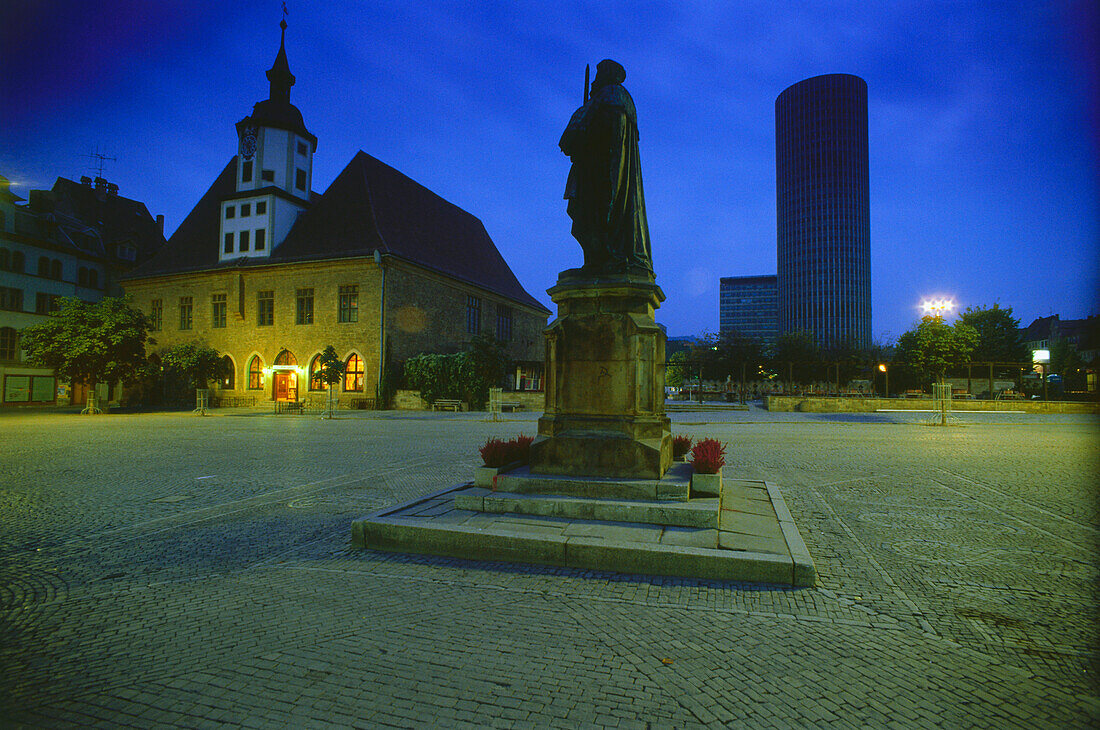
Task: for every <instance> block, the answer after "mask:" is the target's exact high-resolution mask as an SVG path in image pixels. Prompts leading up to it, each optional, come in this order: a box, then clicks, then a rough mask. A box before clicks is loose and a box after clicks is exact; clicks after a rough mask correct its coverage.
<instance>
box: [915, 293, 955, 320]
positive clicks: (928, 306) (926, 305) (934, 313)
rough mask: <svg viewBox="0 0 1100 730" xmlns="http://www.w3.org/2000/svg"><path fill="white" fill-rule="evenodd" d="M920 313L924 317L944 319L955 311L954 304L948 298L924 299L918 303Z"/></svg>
mask: <svg viewBox="0 0 1100 730" xmlns="http://www.w3.org/2000/svg"><path fill="white" fill-rule="evenodd" d="M920 308H921V311H922V312H924V316H926V317H941V318H942V317H944V316H946V315H948V314H950V313H951V311H952V310H953V309H955V302H954V301H952V300H951V299H949V298H948V297H939V298H935V299H925V300H924V301H923V302H921V303H920Z"/></svg>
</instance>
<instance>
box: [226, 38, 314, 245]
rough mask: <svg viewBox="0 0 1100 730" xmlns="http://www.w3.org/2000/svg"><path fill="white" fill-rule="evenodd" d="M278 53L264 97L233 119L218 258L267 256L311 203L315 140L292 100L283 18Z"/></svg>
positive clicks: (269, 74) (292, 77)
mask: <svg viewBox="0 0 1100 730" xmlns="http://www.w3.org/2000/svg"><path fill="white" fill-rule="evenodd" d="M279 28H280V31H281V33H280V38H279V52H278V53H277V54H276V55H275V62H274V63H273V64H272V65H271V68H270V69H268V71H267V80H268V83H269V85H270V86H269V92H268V98H267V99H264V100H263V101H259V102H257V103H256V104H255V105H254V106H253V107H252V113H251V114H249V115H248V116H247V117H245V118H244V119H242V120H241V121H239V122H237V140H238V143H239V146H238V154H237V181H236V191H235V192H234V193H233V194H232V195H231V196H230V197H228V198H226V199H225V200H223V201H222V216H221V239H220V240H219V242H218V246H219V250H220V258H221V260H223V261H224V260H228V259H237V258H240V257H242V256H249V257H256V256H260V257H265V256H267V255H269V254H270V253H271V250H272V249H274V248H276V247H278V245H279V244H280V243H282V241H283V239H284V238H286V234H287V233H289V232H290V228H291V226H292V225H293V224H294V221H295V219H296V218H297V217H298V214H299V213H301V212H302V211H303V210H305V209H306V208H307V207H309V203H310V190H311V189H312V188H311V184H312V182H313V153H314V152H316V151H317V138H316V137H315V136H313V135H312V134H310V132H309V130H308V129H306V125H305V122H304V121H303V120H302V113H301V112H300V111H298V108H297V107H296V106H294V105H293V104H291V103H290V87H291V86H293V85H294V82H295V79H294V74H292V73H291V72H290V64H289V63H288V62H287V59H286V28H287V24H286V18H283V20H282V21H281V22H280V23H279Z"/></svg>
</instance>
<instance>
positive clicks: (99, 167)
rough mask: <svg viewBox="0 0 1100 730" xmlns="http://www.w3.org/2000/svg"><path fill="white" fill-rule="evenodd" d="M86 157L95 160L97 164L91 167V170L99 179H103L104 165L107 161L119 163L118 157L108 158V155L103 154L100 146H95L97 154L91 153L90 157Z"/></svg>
mask: <svg viewBox="0 0 1100 730" xmlns="http://www.w3.org/2000/svg"><path fill="white" fill-rule="evenodd" d="M84 157H88V158H90V159H93V160H95V162H94V163H93V164H92V165H91V169H92V170H95V171H96V175H98V176H99V177H103V163H105V162H107V161H111V162H118V158H117V157H108V156H107V155H104V154H101V153H100V151H99V145H98V144H97V145H96V146H95V152H93V153H91V154H90V155H84Z"/></svg>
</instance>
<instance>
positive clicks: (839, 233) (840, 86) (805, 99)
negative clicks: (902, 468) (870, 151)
mask: <svg viewBox="0 0 1100 730" xmlns="http://www.w3.org/2000/svg"><path fill="white" fill-rule="evenodd" d="M775 163H776V218H777V222H778V240H777V258H778V260H777V267H778V269H777V274H778V282H777V284H778V298H779V302H778V304H779V331H780V333H784V332H793V331H796V330H806V331H810V332H813V334H814V337H815V339H816V341H817V343H818V344H819V345H821V346H824V347H828V346H831V345H839V344H850V345H853V346H855V347H859V348H864V347H868V346H869V345H870V344H871V253H870V214H869V206H868V202H867V188H868V185H867V84H866V82H864V80H863V79H861V78H859V77H858V76H852V75H850V74H827V75H825V76H815V77H813V78H809V79H806V80H805V81H800V82H798V83H797V84H795V85H794V86H791V87H790V88H788V89H787V90H786V91H784V92H783V93H782V94H780V95H779V98H777V99H776V100H775Z"/></svg>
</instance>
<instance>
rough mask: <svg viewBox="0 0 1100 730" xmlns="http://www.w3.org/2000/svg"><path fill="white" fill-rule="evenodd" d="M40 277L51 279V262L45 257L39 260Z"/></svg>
mask: <svg viewBox="0 0 1100 730" xmlns="http://www.w3.org/2000/svg"><path fill="white" fill-rule="evenodd" d="M38 275H39V276H45V277H49V275H50V260H49V259H48V258H46V257H45V256H40V257H39V258H38Z"/></svg>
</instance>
